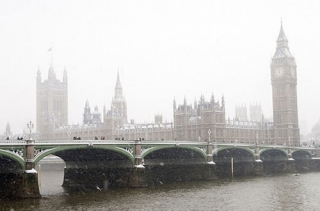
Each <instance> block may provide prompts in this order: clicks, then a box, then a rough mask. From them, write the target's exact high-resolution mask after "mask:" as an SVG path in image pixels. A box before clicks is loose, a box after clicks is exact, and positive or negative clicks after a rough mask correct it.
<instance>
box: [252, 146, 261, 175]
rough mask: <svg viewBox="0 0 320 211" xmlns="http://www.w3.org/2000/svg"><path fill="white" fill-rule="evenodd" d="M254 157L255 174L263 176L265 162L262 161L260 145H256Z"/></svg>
mask: <svg viewBox="0 0 320 211" xmlns="http://www.w3.org/2000/svg"><path fill="white" fill-rule="evenodd" d="M254 152H255V153H254V155H255V161H254V173H255V174H256V175H261V174H263V162H262V160H261V159H260V147H259V144H256V146H255V148H254Z"/></svg>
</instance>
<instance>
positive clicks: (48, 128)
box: [36, 64, 68, 138]
mask: <svg viewBox="0 0 320 211" xmlns="http://www.w3.org/2000/svg"><path fill="white" fill-rule="evenodd" d="M36 115H37V125H36V126H37V132H38V133H40V134H41V135H42V137H46V138H50V137H51V135H52V134H53V131H54V129H55V128H57V127H61V126H66V125H68V77H67V71H66V69H65V70H64V71H63V80H62V81H59V80H58V79H57V78H56V74H55V72H54V68H53V66H52V64H51V65H50V68H49V73H48V79H47V80H45V81H44V82H42V81H41V72H40V69H38V72H37V94H36Z"/></svg>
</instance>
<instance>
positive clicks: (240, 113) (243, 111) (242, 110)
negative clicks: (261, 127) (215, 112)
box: [235, 105, 248, 121]
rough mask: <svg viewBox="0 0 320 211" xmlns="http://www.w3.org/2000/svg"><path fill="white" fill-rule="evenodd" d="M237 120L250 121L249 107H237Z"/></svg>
mask: <svg viewBox="0 0 320 211" xmlns="http://www.w3.org/2000/svg"><path fill="white" fill-rule="evenodd" d="M235 118H236V120H238V121H247V120H248V114H247V106H244V105H240V106H236V109H235Z"/></svg>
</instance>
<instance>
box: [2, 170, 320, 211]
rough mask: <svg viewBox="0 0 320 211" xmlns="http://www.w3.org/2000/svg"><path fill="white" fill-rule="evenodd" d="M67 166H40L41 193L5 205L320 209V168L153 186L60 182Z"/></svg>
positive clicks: (23, 207)
mask: <svg viewBox="0 0 320 211" xmlns="http://www.w3.org/2000/svg"><path fill="white" fill-rule="evenodd" d="M62 169H63V167H61V166H60V167H58V168H54V169H50V170H46V169H45V168H44V169H43V170H41V179H40V180H41V188H40V192H41V194H42V196H43V197H42V198H41V199H26V200H2V201H0V202H1V203H0V204H1V208H0V209H1V210H11V211H13V210H21V211H22V210H46V211H47V210H81V211H82V210H90V211H94V210H153V211H155V210H260V211H262V210H319V209H320V179H319V178H320V172H313V173H304V174H299V175H293V174H283V175H273V176H261V177H246V178H235V179H233V180H232V179H231V178H229V179H228V178H226V179H219V180H211V181H197V182H178V183H170V184H161V183H159V184H155V185H151V186H149V187H148V188H137V189H109V190H106V191H100V190H98V189H97V190H93V191H92V190H91V191H84V190H77V191H73V192H71V191H70V190H69V191H67V190H64V188H63V187H61V184H62V180H63V170H62Z"/></svg>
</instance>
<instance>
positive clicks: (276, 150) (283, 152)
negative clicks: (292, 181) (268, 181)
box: [260, 148, 288, 160]
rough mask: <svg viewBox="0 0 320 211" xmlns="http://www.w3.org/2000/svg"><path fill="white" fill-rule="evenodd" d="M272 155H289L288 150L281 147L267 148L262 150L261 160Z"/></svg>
mask: <svg viewBox="0 0 320 211" xmlns="http://www.w3.org/2000/svg"><path fill="white" fill-rule="evenodd" d="M270 156H277V157H279V156H280V157H286V158H287V157H288V151H286V150H284V149H279V148H266V149H262V150H260V158H261V160H264V159H266V158H267V157H270Z"/></svg>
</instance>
